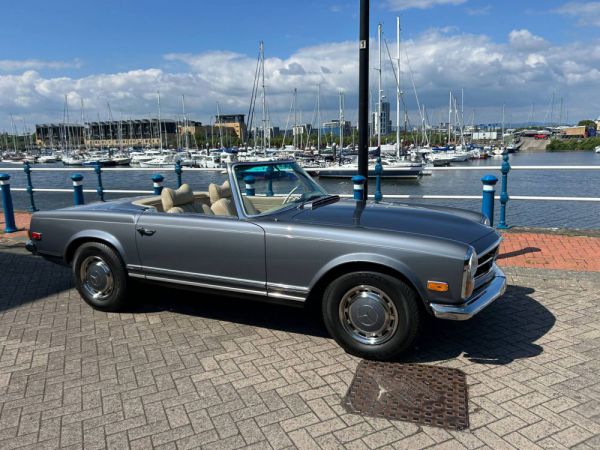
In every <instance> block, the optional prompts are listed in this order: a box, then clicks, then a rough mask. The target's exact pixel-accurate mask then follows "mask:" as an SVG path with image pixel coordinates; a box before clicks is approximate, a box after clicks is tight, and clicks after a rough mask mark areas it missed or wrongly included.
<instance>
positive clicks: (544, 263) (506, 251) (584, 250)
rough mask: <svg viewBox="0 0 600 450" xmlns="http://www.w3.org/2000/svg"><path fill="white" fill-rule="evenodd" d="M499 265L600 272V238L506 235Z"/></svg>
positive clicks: (6, 237) (22, 223) (9, 237)
mask: <svg viewBox="0 0 600 450" xmlns="http://www.w3.org/2000/svg"><path fill="white" fill-rule="evenodd" d="M30 217H31V215H30V214H29V213H27V212H18V213H16V214H15V221H16V223H17V227H18V228H23V229H28V228H29V220H30ZM3 229H4V215H3V214H0V243H2V242H9V243H10V242H13V243H14V242H15V241H17V242H18V241H23V240H25V239H26V238H27V232H26V231H19V232H17V233H11V234H3V232H2V231H1V230H3ZM503 236H504V241H503V242H502V247H501V253H500V257H499V259H498V264H499V265H500V266H505V267H527V268H533V269H553V270H572V271H578V272H600V238H598V237H585V236H565V235H560V234H544V233H504V235H503Z"/></svg>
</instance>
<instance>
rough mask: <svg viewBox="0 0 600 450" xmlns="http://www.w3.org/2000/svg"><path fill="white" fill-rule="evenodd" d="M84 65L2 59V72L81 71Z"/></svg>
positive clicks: (78, 63) (0, 63) (76, 61)
mask: <svg viewBox="0 0 600 450" xmlns="http://www.w3.org/2000/svg"><path fill="white" fill-rule="evenodd" d="M81 65H82V63H81V61H80V60H78V59H75V60H73V61H44V60H40V59H0V71H2V72H18V71H22V70H42V69H51V70H59V69H72V68H74V69H79V68H80V67H81Z"/></svg>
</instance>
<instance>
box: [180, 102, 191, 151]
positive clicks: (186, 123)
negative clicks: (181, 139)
mask: <svg viewBox="0 0 600 450" xmlns="http://www.w3.org/2000/svg"><path fill="white" fill-rule="evenodd" d="M181 108H182V110H183V132H184V133H185V149H186V150H189V147H190V138H189V136H188V121H187V116H186V115H185V95H183V94H181Z"/></svg>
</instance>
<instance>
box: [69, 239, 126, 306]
mask: <svg viewBox="0 0 600 450" xmlns="http://www.w3.org/2000/svg"><path fill="white" fill-rule="evenodd" d="M73 281H74V283H75V287H76V288H77V291H78V292H79V294H80V295H81V297H82V298H83V299H84V300H85V302H86V303H87V304H89V305H90V306H92V307H93V308H95V309H99V310H101V311H117V310H119V309H121V308H122V307H123V305H124V304H125V300H126V293H127V285H128V283H127V273H126V271H125V266H124V264H123V262H122V261H121V258H120V257H119V255H118V254H117V252H115V251H114V250H113V249H112V248H111V247H109V246H108V245H106V244H102V243H99V242H87V243H85V244H83V245H81V246H80V247H79V248H78V249H77V251H76V252H75V257H74V258H73Z"/></svg>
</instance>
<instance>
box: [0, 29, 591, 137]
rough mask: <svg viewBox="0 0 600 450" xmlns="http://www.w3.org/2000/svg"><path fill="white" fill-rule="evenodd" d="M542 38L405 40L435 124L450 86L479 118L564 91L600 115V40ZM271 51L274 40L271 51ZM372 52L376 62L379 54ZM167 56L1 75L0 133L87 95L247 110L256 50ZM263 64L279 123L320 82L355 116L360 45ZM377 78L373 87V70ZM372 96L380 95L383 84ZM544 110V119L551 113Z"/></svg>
mask: <svg viewBox="0 0 600 450" xmlns="http://www.w3.org/2000/svg"><path fill="white" fill-rule="evenodd" d="M539 39H541V38H539ZM539 39H538V37H537V36H535V35H533V34H531V33H530V32H527V31H526V30H515V31H514V32H512V33H511V35H510V36H509V42H508V43H505V44H499V43H495V42H493V41H492V40H491V39H490V38H489V37H487V36H485V35H476V34H461V33H458V32H456V31H450V32H448V31H447V32H445V33H444V32H442V31H440V30H435V29H434V30H429V31H427V32H425V33H423V34H421V35H419V36H417V37H415V38H413V39H410V40H406V41H404V46H403V48H404V49H405V50H406V52H407V53H408V58H409V60H410V66H411V68H412V72H413V74H414V81H415V85H416V87H417V90H418V92H419V96H420V100H421V102H422V103H424V104H425V105H426V106H427V109H428V111H429V118H430V121H431V122H433V123H437V122H439V121H441V120H443V117H442V116H443V115H444V113H443V110H444V109H445V108H447V101H448V100H447V97H448V90H449V89H460V88H465V100H466V102H465V107H466V110H467V111H470V110H471V109H475V110H476V111H477V115H476V121H479V120H481V121H486V122H489V121H496V122H497V121H498V120H499V117H500V110H501V106H500V105H502V103H506V105H507V107H508V109H509V110H510V111H512V113H513V119H514V120H513V121H516V120H519V119H520V120H526V119H527V117H528V115H529V110H530V108H531V103H532V102H535V103H536V105H537V106H536V111H540V110H541V109H543V108H542V106H540V105H549V104H550V99H551V95H552V94H551V93H552V92H556V93H557V95H559V96H561V97H562V96H564V97H565V108H568V109H569V117H572V118H573V119H575V118H584V117H586V116H589V117H592V116H593V117H596V116H597V115H598V111H597V110H596V109H594V105H593V104H592V103H593V102H590V101H589V99H590V97H589V96H590V93H591V92H598V91H600V70H599V69H598V68H600V41H597V40H596V41H593V40H591V41H587V42H585V43H584V42H581V43H577V42H576V43H569V44H561V45H551V44H550V43H547V42H546V41H543V40H542V41H543V43H544V45H541V43H540V42H539ZM525 44H527V45H525ZM534 44H535V45H534ZM268 50H269V48H268V46H267V49H266V51H267V56H268ZM392 51H393V52H394V53H395V50H392ZM371 56H372V58H373V59H372V61H373V62H375V60H376V52H374V51H373V52H372V53H371ZM163 62H164V67H163V68H151V69H143V70H142V69H140V70H131V71H127V72H119V73H112V74H111V73H108V74H96V75H90V76H85V77H67V76H55V77H52V76H47V75H42V74H41V73H40V72H38V71H33V70H27V71H24V72H22V73H20V74H4V75H1V74H0V129H8V123H9V120H10V119H9V118H8V114H9V113H14V114H15V115H16V116H21V117H26V118H27V122H28V123H34V122H36V121H37V122H40V121H58V120H62V114H63V102H64V95H65V94H67V95H68V97H69V102H70V105H71V108H72V117H78V115H79V98H80V97H79V96H81V97H83V98H84V99H85V105H86V111H87V116H88V119H95V118H96V115H97V114H100V115H101V117H102V118H106V117H107V106H106V104H107V102H110V105H111V108H112V111H113V117H114V118H115V119H116V118H121V117H122V118H129V117H148V116H149V115H155V114H156V91H157V90H160V92H161V100H162V112H163V115H164V116H166V117H174V115H176V114H179V113H180V111H181V105H180V102H181V100H180V96H181V94H185V97H186V107H187V109H188V115H189V116H190V117H191V118H194V119H199V120H202V121H204V122H208V121H209V118H210V116H212V115H214V114H215V113H216V102H219V103H220V108H221V111H222V112H223V113H247V111H248V103H249V100H250V94H251V91H252V85H253V80H254V71H255V68H256V55H252V56H249V55H244V54H240V53H233V52H224V51H212V52H205V53H199V54H189V53H171V54H168V55H165V56H164V61H163ZM402 62H403V64H402V66H403V73H402V80H403V90H404V91H405V93H406V94H405V100H406V102H407V104H408V106H409V109H410V110H411V111H413V114H412V115H413V119H412V120H415V119H414V111H416V106H415V100H414V96H413V94H412V85H411V82H410V75H409V73H408V65H407V64H406V59H405V58H403V61H402ZM265 65H266V70H265V75H266V80H265V81H266V89H267V103H268V108H269V112H270V114H271V118H272V121H273V122H274V124H275V125H281V126H284V125H285V123H286V118H287V114H288V111H289V107H290V103H291V100H292V91H293V89H294V88H298V110H299V116H302V118H301V120H303V121H305V122H310V121H312V117H313V112H314V108H315V96H316V91H317V85H318V84H321V92H322V102H321V105H322V108H323V119H324V120H329V119H330V118H333V117H337V101H338V99H337V93H338V92H339V91H344V92H346V107H347V110H346V117H347V118H349V119H350V120H352V121H356V105H357V103H358V102H357V98H356V92H357V87H358V49H357V46H356V43H355V42H350V41H349V42H335V43H327V44H322V45H318V46H313V47H307V48H301V49H299V50H297V51H296V52H294V53H292V54H291V55H289V56H287V57H285V58H276V57H267V59H266V62H265ZM371 77H372V78H371V82H372V86H375V82H376V80H375V72H374V71H371ZM393 83H394V82H393V75H392V72H391V69H390V67H389V62H386V67H384V90H385V93H386V94H387V95H389V96H390V98H391V97H393V93H394V87H393V86H394V84H393ZM372 92H373V93H375V92H376V88H375V87H374V88H373V90H372ZM392 103H393V102H392ZM259 110H260V108H259ZM539 114H541V115H542V116H541V117H539V120H542V119H543V113H542V112H540V113H539ZM393 115H394V114H393ZM446 115H447V113H446ZM469 116H470V115H469Z"/></svg>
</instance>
